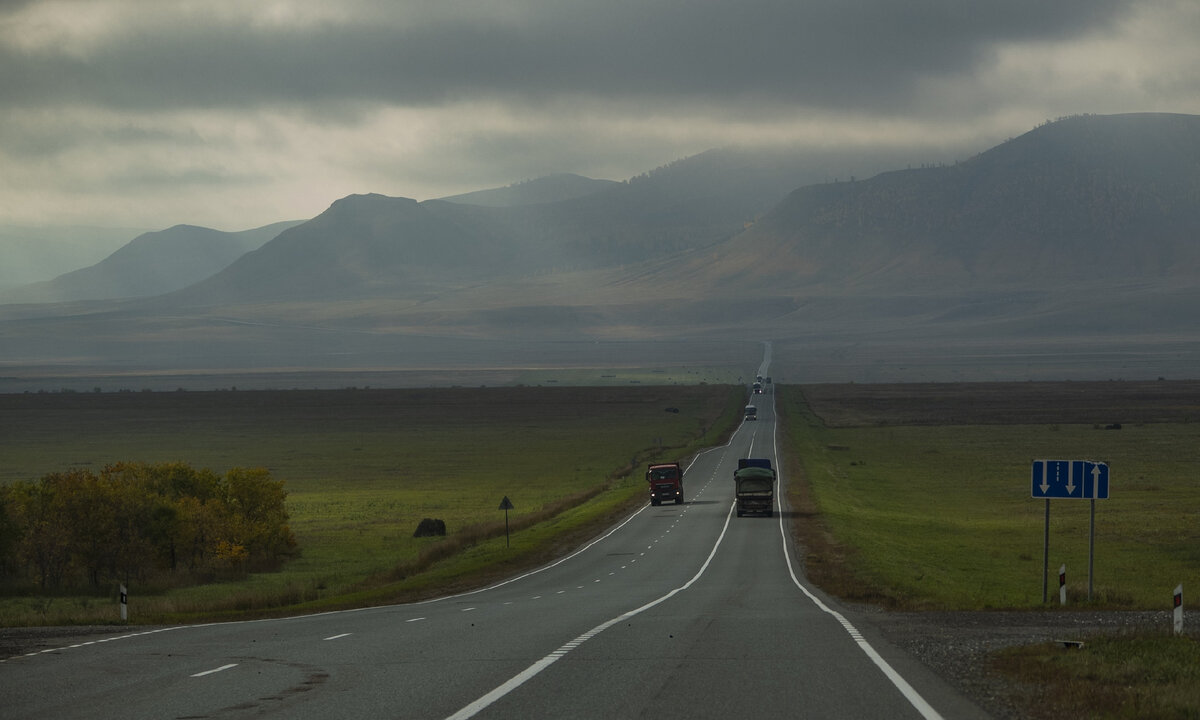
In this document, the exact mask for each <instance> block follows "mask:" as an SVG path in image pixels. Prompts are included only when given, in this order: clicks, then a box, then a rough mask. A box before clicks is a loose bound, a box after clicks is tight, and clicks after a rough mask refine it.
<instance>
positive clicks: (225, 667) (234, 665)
mask: <svg viewBox="0 0 1200 720" xmlns="http://www.w3.org/2000/svg"><path fill="white" fill-rule="evenodd" d="M237 666H238V664H237V663H231V664H229V665H222V666H221V667H219V668H213V669H212V670H205V671H204V672H198V673H196V674H195V675H193V676H192V677H204V676H205V675H212V674H213V673H219V672H221V671H222V670H228V669H229V668H235V667H237Z"/></svg>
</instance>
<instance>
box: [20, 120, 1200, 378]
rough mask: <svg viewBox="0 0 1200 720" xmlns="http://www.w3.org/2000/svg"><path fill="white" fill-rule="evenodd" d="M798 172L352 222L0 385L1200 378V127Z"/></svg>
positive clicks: (316, 223)
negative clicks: (150, 379)
mask: <svg viewBox="0 0 1200 720" xmlns="http://www.w3.org/2000/svg"><path fill="white" fill-rule="evenodd" d="M747 158H750V159H747ZM792 162H793V159H787V160H782V159H781V160H780V162H779V163H778V164H776V165H773V166H772V165H770V164H763V163H761V162H759V161H758V160H754V159H753V158H751V156H749V155H747V154H745V153H742V152H730V153H723V152H715V151H714V152H713V153H711V154H706V155H705V156H703V157H701V156H697V157H696V158H688V159H686V160H681V161H679V162H677V163H672V164H670V165H667V166H664V167H661V168H657V169H655V170H653V171H650V172H648V173H647V174H645V175H642V176H638V177H636V178H632V179H630V180H629V181H626V182H621V183H613V184H608V185H606V186H604V187H600V188H598V189H597V190H596V191H595V192H591V193H587V194H584V195H579V196H575V197H568V198H565V199H561V200H557V201H553V202H534V203H526V204H514V205H505V206H492V205H482V204H470V203H461V202H450V201H447V200H430V201H425V202H417V201H415V200H411V199H406V198H394V197H385V196H382V195H353V196H349V197H346V198H342V199H340V200H337V201H336V202H334V203H333V204H332V205H331V206H330V207H329V208H328V209H327V210H326V211H325V212H324V213H321V215H319V216H317V217H315V218H313V219H312V220H309V221H307V222H304V223H301V224H299V225H296V226H294V227H291V228H288V229H286V230H284V231H282V232H280V233H279V234H278V235H276V236H275V237H274V238H273V239H271V240H270V241H269V242H266V243H265V244H263V245H262V246H261V247H259V248H258V249H257V250H253V251H251V252H248V253H246V254H244V255H242V256H241V257H239V258H238V259H237V260H235V261H234V262H232V263H231V264H229V265H228V266H227V267H225V268H224V269H223V270H221V271H219V272H217V273H216V274H214V275H212V276H211V277H208V278H206V279H204V280H201V281H200V282H198V283H196V284H194V285H191V286H189V287H186V288H183V289H181V290H177V291H175V292H172V293H169V294H166V295H160V296H156V297H153V298H145V299H141V300H130V301H123V302H119V303H118V302H108V303H103V302H77V303H73V304H69V305H62V306H54V305H41V306H13V305H8V306H2V307H0V336H2V337H3V338H4V342H3V343H2V344H0V367H3V368H5V378H13V377H16V378H22V377H45V376H46V374H47V370H46V369H45V368H46V367H55V368H60V367H61V368H65V369H64V370H58V371H57V372H58V374H57V375H55V377H60V376H69V377H75V376H78V375H82V374H83V371H82V370H80V369H79V368H80V367H82V366H87V367H92V368H94V367H97V366H100V367H106V368H118V369H120V372H125V373H131V372H134V371H135V370H136V372H139V373H144V374H155V375H156V376H157V377H166V376H168V375H170V374H171V373H176V374H178V375H179V376H183V375H186V374H188V373H194V372H200V371H203V372H206V373H221V372H235V371H236V372H243V373H254V372H263V373H266V372H277V371H279V370H280V369H281V368H283V369H287V370H288V371H296V372H299V371H302V370H312V369H318V370H322V371H324V370H337V371H339V372H340V371H349V370H355V371H357V370H363V369H379V368H386V369H406V370H407V369H412V368H420V369H421V371H422V372H434V371H431V370H430V368H436V369H438V370H437V372H440V371H441V370H447V369H450V368H462V367H468V366H469V367H471V368H486V369H487V370H488V371H489V372H491V371H496V370H498V369H499V368H512V367H525V368H531V367H547V366H552V365H557V366H561V367H566V366H573V367H588V368H594V367H631V366H632V367H651V366H660V365H663V364H669V363H675V364H677V365H683V364H688V365H691V364H704V363H715V364H732V363H740V362H742V359H739V358H742V357H743V356H744V355H745V354H746V352H749V353H750V354H752V355H754V361H755V362H757V357H758V356H759V346H758V345H757V343H758V342H759V341H761V340H764V339H771V340H773V341H774V342H775V345H774V347H775V349H776V351H777V358H779V360H780V362H781V363H782V362H790V363H792V365H791V371H794V372H795V373H796V375H795V377H802V378H804V379H805V381H814V380H816V381H822V382H824V381H840V380H846V379H852V380H856V381H872V382H874V381H880V380H884V379H886V380H915V379H920V380H931V379H932V380H938V379H963V378H976V379H996V378H1008V379H1011V378H1014V377H1017V378H1034V377H1037V378H1053V379H1063V378H1072V377H1079V378H1081V379H1084V378H1091V379H1096V378H1097V377H1099V378H1100V379H1103V378H1105V377H1122V376H1123V375H1124V374H1125V373H1126V372H1129V373H1131V374H1134V375H1135V376H1139V377H1146V376H1149V377H1151V378H1153V377H1155V376H1159V375H1172V376H1176V377H1177V376H1179V375H1180V374H1181V373H1192V374H1193V376H1194V372H1195V369H1194V368H1195V358H1196V357H1197V353H1200V350H1198V348H1200V331H1198V330H1197V328H1200V289H1198V288H1200V247H1198V246H1200V117H1196V116H1185V115H1169V114H1137V115H1119V116H1077V117H1070V118H1065V119H1062V120H1059V121H1056V122H1053V123H1048V124H1046V125H1043V126H1040V127H1037V128H1034V129H1033V130H1031V131H1030V132H1028V133H1025V134H1023V135H1021V136H1019V137H1016V138H1013V139H1010V140H1008V141H1006V142H1004V143H1001V144H1000V145H997V146H996V147H993V148H991V149H988V150H986V151H984V152H981V153H979V154H977V155H975V156H973V157H970V158H968V159H965V160H962V161H960V162H956V163H952V164H949V165H944V164H932V165H926V166H925V167H919V168H916V169H904V170H890V171H886V172H882V173H879V174H876V175H873V176H871V177H866V176H862V177H860V176H858V175H857V173H847V174H844V175H843V174H841V173H840V172H837V173H834V172H830V173H829V175H828V180H827V181H824V180H823V181H819V182H815V183H812V182H808V183H804V182H802V181H800V180H797V179H798V178H803V177H810V175H809V173H812V172H818V170H814V169H811V168H810V169H809V170H805V169H804V168H803V167H801V166H800V165H793V164H792ZM739 163H740V164H739ZM855 167H858V165H857V164H856V165H855ZM788 178H792V180H788ZM797 182H798V183H800V184H791V185H785V184H784V183H797ZM748 187H752V188H753V189H747V188H748ZM771 198H775V200H771ZM745 348H751V349H752V351H745ZM789 358H790V359H789ZM911 368H923V369H921V370H919V371H917V372H909V370H910V369H911ZM1129 368H1132V370H1130V369H1129ZM1163 368H1169V369H1168V370H1164V369H1163ZM785 372H787V368H785V367H781V368H780V371H778V372H775V373H774V374H775V375H776V377H777V378H778V377H787V376H786V375H785V374H784V373H785ZM1056 373H1057V374H1056ZM1101 373H1103V374H1101ZM439 377H441V376H439ZM818 378H819V380H818ZM0 380H4V381H5V382H9V381H8V380H5V379H4V378H0ZM163 382H168V381H163Z"/></svg>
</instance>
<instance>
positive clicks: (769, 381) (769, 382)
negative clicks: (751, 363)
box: [767, 375, 771, 385]
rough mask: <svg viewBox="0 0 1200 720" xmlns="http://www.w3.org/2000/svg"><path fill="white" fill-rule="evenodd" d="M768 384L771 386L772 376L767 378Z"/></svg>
mask: <svg viewBox="0 0 1200 720" xmlns="http://www.w3.org/2000/svg"><path fill="white" fill-rule="evenodd" d="M767 384H768V385H770V384H771V376H770V375H768V376H767Z"/></svg>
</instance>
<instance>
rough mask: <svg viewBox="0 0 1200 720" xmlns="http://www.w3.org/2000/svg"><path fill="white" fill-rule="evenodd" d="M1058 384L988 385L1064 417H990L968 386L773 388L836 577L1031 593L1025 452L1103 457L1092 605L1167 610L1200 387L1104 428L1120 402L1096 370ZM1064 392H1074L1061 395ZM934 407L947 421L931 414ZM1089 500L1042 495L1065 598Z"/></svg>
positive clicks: (1194, 511)
mask: <svg viewBox="0 0 1200 720" xmlns="http://www.w3.org/2000/svg"><path fill="white" fill-rule="evenodd" d="M1065 385H1067V386H1068V387H1063V388H1060V390H1061V391H1062V392H1063V394H1062V395H1055V396H1051V397H1048V396H1047V393H1051V392H1053V391H1052V390H1051V389H1050V388H1049V387H1048V386H1043V385H1040V384H1039V385H1033V384H1029V383H1025V384H1014V385H1011V386H1009V385H1002V384H996V385H994V386H987V388H986V391H987V392H988V393H995V394H996V395H997V396H998V397H1003V398H1005V402H1006V403H1009V404H1011V405H1013V406H1019V405H1021V404H1022V403H1025V404H1027V405H1028V406H1030V407H1040V406H1041V405H1042V404H1046V403H1048V404H1051V405H1056V406H1057V407H1058V408H1059V409H1058V410H1057V411H1055V413H1054V415H1053V416H1054V417H1059V418H1063V419H1064V420H1065V421H1064V422H1045V423H1038V424H1003V422H1004V421H1003V420H1001V421H997V420H996V417H997V414H998V413H999V414H1000V415H1001V416H1003V415H1004V412H1003V410H1002V409H999V408H997V407H996V406H995V405H993V404H990V403H989V402H988V398H987V397H985V396H974V397H973V396H972V395H971V393H970V391H969V389H967V388H965V387H964V388H960V391H959V393H958V394H957V395H955V394H950V395H943V394H942V393H945V392H946V389H947V388H949V387H953V386H930V387H928V388H926V387H923V386H912V387H909V388H907V390H904V389H903V387H902V386H888V387H883V386H879V387H875V388H872V387H871V386H865V387H866V388H867V389H863V388H861V387H856V388H854V389H852V390H851V389H846V390H845V392H844V393H841V394H839V393H838V392H837V388H834V387H832V386H810V387H806V388H795V387H788V388H785V389H784V392H782V393H781V403H782V404H783V406H784V407H783V410H784V412H785V414H786V416H787V417H788V418H789V419H790V435H789V437H790V440H791V441H792V443H793V445H794V447H795V448H796V449H797V456H798V458H799V462H800V463H801V467H802V471H803V473H804V476H805V477H806V479H807V481H808V483H809V485H810V486H811V489H812V492H813V494H814V496H815V497H814V499H815V501H816V505H817V509H818V510H819V512H820V514H821V517H822V519H823V522H824V523H825V524H826V527H827V528H828V530H829V531H830V532H831V533H832V535H833V536H834V537H836V538H837V541H838V543H839V544H840V546H841V548H842V550H843V551H844V552H845V553H846V554H847V556H848V557H850V558H851V560H850V561H849V564H848V565H847V568H848V569H849V570H850V572H849V576H850V577H851V578H852V581H851V583H850V585H851V587H858V588H860V589H859V590H858V591H853V590H852V589H851V587H848V588H847V589H846V590H845V591H844V592H845V593H847V594H850V595H859V596H861V597H866V598H871V599H874V600H877V601H882V602H884V603H886V604H891V605H894V606H897V607H906V608H956V609H985V608H1025V607H1036V606H1039V605H1041V603H1042V559H1043V531H1044V527H1045V519H1044V511H1045V501H1043V500H1034V499H1032V498H1031V497H1030V485H1031V481H1030V462H1031V460H1033V459H1095V460H1103V461H1106V462H1108V464H1109V471H1110V499H1108V500H1100V501H1098V502H1097V503H1096V535H1095V568H1094V576H1093V595H1092V596H1093V604H1094V605H1097V606H1102V607H1119V608H1126V609H1163V608H1164V607H1167V605H1168V604H1169V602H1170V599H1171V590H1172V588H1174V587H1175V586H1176V585H1177V584H1179V583H1180V582H1184V584H1185V585H1188V584H1191V583H1194V582H1196V581H1197V580H1200V578H1198V577H1197V575H1198V574H1200V542H1197V540H1198V539H1200V485H1198V484H1197V483H1196V482H1195V478H1196V468H1197V467H1198V466H1200V422H1191V421H1190V419H1191V418H1193V417H1194V418H1195V419H1197V420H1200V413H1195V408H1196V407H1198V405H1197V399H1198V398H1200V393H1194V391H1193V390H1192V389H1191V388H1190V386H1188V388H1186V389H1182V388H1180V387H1179V386H1176V387H1175V388H1174V389H1173V391H1172V392H1171V393H1170V396H1171V397H1172V398H1173V399H1174V402H1175V403H1177V404H1178V406H1179V407H1178V409H1177V411H1176V412H1177V416H1175V417H1171V416H1170V414H1169V413H1168V414H1167V416H1166V421H1163V422H1132V423H1131V422H1128V421H1127V422H1123V423H1121V429H1120V430H1115V429H1105V428H1106V427H1108V425H1111V424H1113V422H1112V421H1113V420H1114V419H1120V418H1122V417H1125V416H1126V415H1129V414H1130V412H1131V411H1129V410H1125V411H1124V412H1125V415H1122V414H1121V412H1122V411H1121V410H1120V409H1119V408H1117V407H1114V406H1112V405H1111V404H1105V403H1097V396H1099V395H1101V394H1102V392H1103V390H1104V388H1103V387H1102V386H1103V385H1106V384H1104V383H1100V384H1097V385H1098V386H1101V387H1093V388H1091V392H1082V391H1083V390H1084V384H1065ZM1117 385H1122V386H1125V385H1131V384H1126V383H1118V384H1117ZM1150 385H1153V386H1160V387H1164V388H1165V387H1166V385H1169V384H1162V385H1160V384H1158V383H1150ZM1120 389H1121V390H1122V392H1124V391H1125V390H1126V389H1127V388H1124V387H1123V388H1120ZM900 392H907V393H908V394H909V400H908V401H907V402H900V401H899V400H897V397H896V396H895V395H894V394H895V393H900ZM981 392H982V390H981ZM1022 394H1024V398H1023V399H1022V397H1021V395H1022ZM1072 396H1082V397H1083V398H1084V401H1083V402H1077V403H1076V404H1075V405H1074V406H1072V405H1071V401H1070V398H1071V397H1072ZM872 397H874V398H875V400H874V401H872V399H871V398H872ZM1188 397H1190V398H1191V400H1190V401H1189V400H1188ZM1110 403H1111V397H1110ZM893 404H894V405H896V406H899V407H904V408H905V409H904V410H898V409H889V407H890V405H893ZM1085 405H1086V407H1085ZM1189 406H1190V407H1191V408H1192V410H1191V413H1194V414H1189V412H1188V409H1187V408H1188V407H1189ZM871 407H875V408H877V410H876V411H875V413H874V414H872V413H871V411H870V408H871ZM939 416H942V417H946V418H953V420H952V421H950V422H951V423H952V424H934V423H935V422H936V420H937V418H938V417H939ZM1159 416H1160V417H1162V416H1163V412H1162V410H1161V408H1160V411H1159ZM1088 417H1091V418H1093V419H1094V420H1095V421H1094V422H1085V419H1086V418H1088ZM823 418H832V419H834V420H833V421H831V422H825V421H824V420H823ZM1045 419H1046V420H1049V419H1050V417H1048V416H1045ZM988 422H991V423H995V424H984V423H988ZM1009 422H1010V423H1011V421H1009ZM1089 512H1090V503H1089V502H1088V501H1082V500H1056V501H1052V503H1051V512H1050V555H1049V561H1050V565H1051V568H1052V569H1051V572H1053V573H1054V575H1055V576H1054V577H1053V578H1051V582H1052V583H1053V590H1054V592H1055V593H1056V592H1057V570H1058V568H1059V566H1060V565H1062V564H1065V565H1066V566H1067V579H1068V586H1067V587H1068V597H1069V602H1070V603H1071V604H1079V603H1082V602H1086V599H1087V579H1088V578H1087V571H1088V544H1089V538H1088V534H1089Z"/></svg>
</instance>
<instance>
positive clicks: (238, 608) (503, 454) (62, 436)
mask: <svg viewBox="0 0 1200 720" xmlns="http://www.w3.org/2000/svg"><path fill="white" fill-rule="evenodd" d="M743 392H744V391H743V390H742V389H741V388H740V387H734V386H713V385H707V386H700V385H691V386H677V387H669V386H649V385H642V386H639V387H621V388H617V387H610V388H578V387H574V388H573V387H563V388H555V387H548V388H490V389H465V388H456V389H448V390H410V391H382V390H380V391H374V390H372V391H366V390H358V391H356V390H342V391H281V392H247V391H238V392H229V391H225V392H209V393H118V394H92V393H87V394H61V395H58V394H54V395H49V394H48V395H35V396H0V405H2V406H3V407H0V410H2V411H3V417H4V418H5V420H4V426H3V427H2V428H0V430H3V431H4V432H2V433H0V457H4V458H5V461H4V464H3V467H0V481H10V480H12V479H15V478H36V477H40V476H41V475H43V474H46V473H49V472H54V471H58V470H63V469H65V468H67V467H70V466H72V465H81V466H90V467H94V468H96V469H98V468H99V467H101V466H103V465H104V464H106V463H109V462H114V461H118V460H136V461H144V462H164V461H184V462H188V463H190V464H192V465H193V466H195V467H208V468H211V469H213V470H215V471H217V472H224V471H225V470H227V469H228V468H230V467H237V466H243V467H267V468H269V469H270V471H271V473H272V476H273V477H275V478H277V479H282V480H284V481H285V483H286V485H285V487H286V488H287V490H288V492H289V495H288V501H287V507H288V510H289V513H290V515H291V526H292V529H293V531H294V532H295V535H296V537H297V540H298V542H299V547H300V550H301V554H300V556H299V557H298V558H296V559H294V560H292V561H289V562H288V563H286V564H285V565H284V567H283V568H282V569H281V570H279V571H278V572H272V573H261V574H254V575H250V576H248V577H245V578H242V579H237V580H235V581H229V582H222V583H217V584H212V585H206V586H199V587H171V583H170V578H160V579H157V580H156V581H155V582H153V583H151V585H150V586H149V587H144V586H143V587H138V586H136V585H135V586H134V587H132V588H131V594H130V613H131V620H133V621H135V622H140V623H146V622H167V621H178V620H181V619H199V618H209V617H226V616H230V615H236V614H239V613H241V614H246V613H256V614H264V613H269V612H279V611H282V610H284V609H287V610H289V611H295V610H298V609H322V608H329V607H344V606H348V605H352V604H361V603H377V602H392V601H398V600H401V599H410V598H412V597H417V596H422V595H426V594H429V593H431V592H434V591H435V590H436V589H443V590H444V589H445V588H453V587H456V586H465V585H469V584H473V583H478V582H482V581H485V580H486V579H488V578H490V577H492V576H494V575H495V574H496V573H497V572H503V571H506V570H509V569H511V568H513V567H517V566H523V565H527V564H530V563H536V562H540V561H544V560H545V559H548V558H549V557H551V556H552V555H553V553H554V552H555V551H557V550H559V549H560V548H559V547H558V545H557V543H559V542H561V541H562V539H563V538H566V539H567V540H571V539H574V540H575V541H578V539H580V538H579V537H577V536H578V535H581V534H583V535H586V534H587V533H589V532H595V530H596V529H598V528H599V527H600V526H602V525H603V523H605V522H608V521H610V520H611V519H613V517H614V513H619V512H622V511H624V510H625V509H626V508H628V507H630V505H631V503H636V502H640V501H641V498H642V494H643V492H644V489H643V487H642V485H643V483H642V481H641V479H640V477H639V476H638V472H636V471H635V472H633V473H632V474H631V473H630V470H631V469H632V468H635V467H636V468H638V469H640V468H641V466H642V465H643V464H644V463H646V462H649V461H651V460H656V459H682V458H684V457H687V456H688V455H690V454H692V453H694V452H695V451H696V450H698V449H700V448H702V447H705V446H707V445H710V444H714V443H716V442H718V441H720V439H721V438H722V437H723V436H724V435H725V434H727V433H728V432H729V431H730V430H731V429H732V428H733V427H734V426H735V425H736V423H737V421H738V420H739V419H740V414H739V413H740V409H741V405H742V404H743ZM666 408H677V409H678V410H679V412H668V411H666ZM505 496H507V497H509V498H510V500H511V501H512V503H513V505H514V506H515V508H514V510H511V511H509V521H510V524H511V526H512V527H513V528H514V529H515V532H514V534H513V537H512V545H511V547H505V545H504V537H503V529H504V513H503V512H502V511H500V510H499V505H500V501H501V499H502V498H503V497H505ZM425 517H431V518H440V519H442V520H444V521H445V522H446V525H447V537H446V538H444V539H438V538H413V537H412V533H413V531H414V530H415V528H416V526H417V524H418V523H419V522H420V520H421V519H422V518H425ZM113 591H114V592H115V583H114V584H113ZM114 613H115V604H110V603H109V602H108V600H107V599H105V598H94V597H86V596H70V595H65V596H60V597H50V598H46V597H39V596H33V595H30V593H29V591H28V590H27V589H23V588H15V589H14V588H11V587H10V588H9V593H8V596H7V597H4V598H0V617H3V621H2V622H3V624H6V625H28V624H36V625H42V624H61V623H88V622H102V621H106V620H111V619H112V616H113V615H114Z"/></svg>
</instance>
